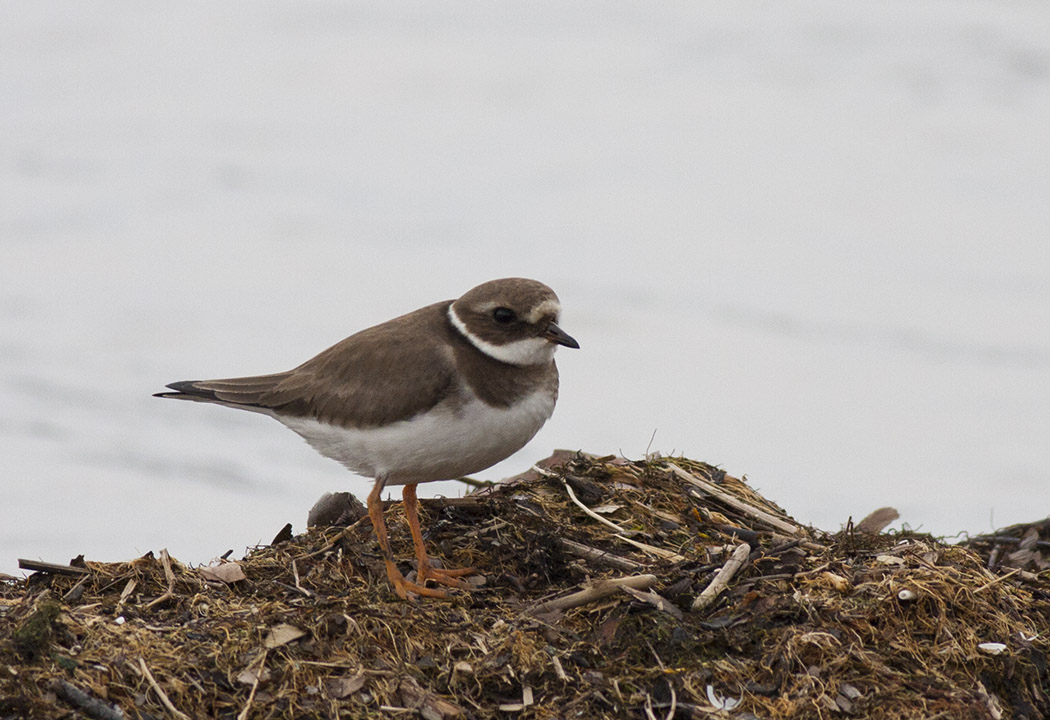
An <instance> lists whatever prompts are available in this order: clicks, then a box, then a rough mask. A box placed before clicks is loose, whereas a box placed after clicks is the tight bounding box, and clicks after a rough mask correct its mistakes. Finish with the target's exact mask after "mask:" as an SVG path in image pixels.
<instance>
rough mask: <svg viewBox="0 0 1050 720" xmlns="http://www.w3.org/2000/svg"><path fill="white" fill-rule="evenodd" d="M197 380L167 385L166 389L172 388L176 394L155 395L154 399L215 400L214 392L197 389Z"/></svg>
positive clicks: (162, 393) (163, 393)
mask: <svg viewBox="0 0 1050 720" xmlns="http://www.w3.org/2000/svg"><path fill="white" fill-rule="evenodd" d="M197 382H198V381H197V380H180V381H179V382H173V383H170V384H168V385H165V386H164V387H166V388H171V389H172V390H174V391H175V392H161V393H154V395H153V397H159V398H184V397H186V396H191V397H197V398H206V399H208V400H215V399H216V397H215V393H214V392H213V391H212V390H204V389H202V388H199V387H197Z"/></svg>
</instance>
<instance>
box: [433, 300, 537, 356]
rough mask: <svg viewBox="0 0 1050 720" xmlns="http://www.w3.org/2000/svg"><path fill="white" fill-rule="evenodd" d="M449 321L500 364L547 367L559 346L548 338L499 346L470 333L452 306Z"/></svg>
mask: <svg viewBox="0 0 1050 720" xmlns="http://www.w3.org/2000/svg"><path fill="white" fill-rule="evenodd" d="M448 319H449V320H451V321H452V324H453V325H454V326H455V327H456V329H457V330H459V331H460V332H461V333H462V334H463V337H465V338H466V339H467V340H469V341H470V344H471V345H473V346H474V347H476V348H477V349H478V350H480V351H481V352H483V353H485V354H486V355H488V356H489V357H491V358H495V359H496V360H499V361H500V362H505V363H507V364H508V365H546V364H547V363H549V362H550V361H551V360H553V359H554V351H555V349H556V348H557V346H556V345H555V344H554V343H552V342H550V341H549V340H547V339H546V338H541V337H533V338H525V339H524V340H515V341H514V342H510V343H506V344H505V345H497V344H495V343H490V342H489V341H488V340H483V339H482V338H479V337H478V336H477V335H475V334H474V333H472V332H470V330H468V329H467V324H466V323H465V322H463V321H462V320H460V318H459V315H457V314H456V308H455V307H454V306H452V305H450V306H449V308H448Z"/></svg>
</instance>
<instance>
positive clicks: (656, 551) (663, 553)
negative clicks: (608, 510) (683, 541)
mask: <svg viewBox="0 0 1050 720" xmlns="http://www.w3.org/2000/svg"><path fill="white" fill-rule="evenodd" d="M563 484H564V485H565V491H566V492H568V493H569V499H570V500H572V501H573V502H574V503H575V504H576V505H577V506H578V507H579V508H580V509H581V510H583V511H584V512H585V513H587V515H588V516H590V517H592V518H594V519H595V520H597V521H598V522H600V523H602V524H603V525H607V526H609V527H611V528H612V529H613V530H615V531H616V537H617V538H619V539H620V540H623V541H624V542H625V543H627V544H629V545H634V546H635V547H636V548H638V549H639V550H642V551H643V552H647V553H651V554H653V555H656V556H657V557H661V558H664V559H665V560H671V561H673V562H682V561H683V560H685V557H683V556H682V555H679V554H678V553H676V552H671V551H670V550H664V549H663V548H659V547H656V546H655V545H649V544H648V543H643V542H638V541H637V540H632V539H631V538H629V537H627V536H626V535H623V533H625V532H627V531H626V530H624V529H623V528H622V527H620V526H619V525H617V524H616V523H614V522H613V521H612V520H609V519H607V518H603V517H602V516H601V515H599V514H598V513H596V512H594V511H593V510H591V509H590V508H589V507H587V506H586V505H584V504H583V503H582V502H580V500H579V498H577V497H576V493H574V492H573V491H572V487H570V486H569V483H567V482H564V481H563Z"/></svg>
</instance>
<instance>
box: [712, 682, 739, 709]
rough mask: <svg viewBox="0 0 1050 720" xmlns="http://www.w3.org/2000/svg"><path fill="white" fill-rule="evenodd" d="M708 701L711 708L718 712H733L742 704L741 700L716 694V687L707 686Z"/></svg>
mask: <svg viewBox="0 0 1050 720" xmlns="http://www.w3.org/2000/svg"><path fill="white" fill-rule="evenodd" d="M707 701H708V702H709V703H711V707H714V708H716V709H718V710H726V711H729V710H732V709H733V708H735V707H736V706H737V705H739V704H740V700H739V699H738V698H731V697H723V696H721V695H719V694H718V693H717V692H715V687H714V685H708V686H707Z"/></svg>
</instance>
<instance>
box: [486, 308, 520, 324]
mask: <svg viewBox="0 0 1050 720" xmlns="http://www.w3.org/2000/svg"><path fill="white" fill-rule="evenodd" d="M492 319H493V320H495V321H496V322H498V323H499V324H500V325H509V324H510V323H512V322H514V321H515V320H517V319H518V316H517V315H515V314H514V311H513V310H511V309H510V308H505V307H498V308H496V309H495V310H493V311H492Z"/></svg>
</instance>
